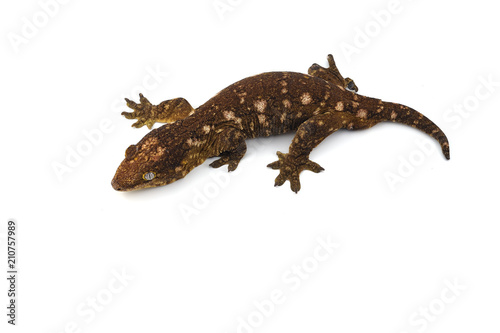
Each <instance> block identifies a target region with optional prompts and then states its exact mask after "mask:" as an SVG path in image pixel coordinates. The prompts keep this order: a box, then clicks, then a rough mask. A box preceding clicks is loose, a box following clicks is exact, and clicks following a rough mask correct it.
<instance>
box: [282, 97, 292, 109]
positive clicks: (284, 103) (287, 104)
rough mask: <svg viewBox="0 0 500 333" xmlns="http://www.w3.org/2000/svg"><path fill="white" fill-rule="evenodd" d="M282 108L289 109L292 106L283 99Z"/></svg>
mask: <svg viewBox="0 0 500 333" xmlns="http://www.w3.org/2000/svg"><path fill="white" fill-rule="evenodd" d="M283 106H284V107H285V108H287V109H289V108H290V107H291V106H292V103H290V101H289V100H287V99H285V100H283Z"/></svg>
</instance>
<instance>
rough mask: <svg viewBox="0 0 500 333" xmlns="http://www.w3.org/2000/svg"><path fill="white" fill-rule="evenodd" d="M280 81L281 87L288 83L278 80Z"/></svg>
mask: <svg viewBox="0 0 500 333" xmlns="http://www.w3.org/2000/svg"><path fill="white" fill-rule="evenodd" d="M280 83H281V85H282V86H283V87H286V86H287V85H288V83H287V82H286V81H280Z"/></svg>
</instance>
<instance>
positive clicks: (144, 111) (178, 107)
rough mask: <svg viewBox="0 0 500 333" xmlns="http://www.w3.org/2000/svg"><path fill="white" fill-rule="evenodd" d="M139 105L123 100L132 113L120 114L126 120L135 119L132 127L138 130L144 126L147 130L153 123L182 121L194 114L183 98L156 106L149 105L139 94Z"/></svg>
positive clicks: (126, 99)
mask: <svg viewBox="0 0 500 333" xmlns="http://www.w3.org/2000/svg"><path fill="white" fill-rule="evenodd" d="M139 98H140V103H139V104H137V103H135V102H134V101H131V100H129V99H128V98H125V101H126V102H127V106H128V107H129V108H131V109H133V110H134V111H133V112H122V115H123V116H125V118H127V119H137V122H135V123H134V124H133V125H132V127H136V128H140V127H142V126H144V125H146V126H147V127H148V128H149V129H151V128H152V127H153V125H154V124H155V123H157V122H158V123H173V122H175V121H177V120H180V119H184V118H186V117H187V116H189V115H191V114H192V113H193V112H194V109H193V107H192V106H191V105H190V104H189V102H188V101H186V100H185V99H184V98H174V99H170V100H167V101H164V102H161V103H160V104H158V105H153V104H151V102H150V101H148V99H147V98H146V97H144V96H143V95H142V94H139Z"/></svg>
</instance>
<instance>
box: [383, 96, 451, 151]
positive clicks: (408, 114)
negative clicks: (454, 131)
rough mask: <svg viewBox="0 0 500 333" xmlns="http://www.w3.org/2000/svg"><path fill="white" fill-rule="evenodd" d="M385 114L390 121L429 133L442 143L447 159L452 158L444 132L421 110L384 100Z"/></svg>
mask: <svg viewBox="0 0 500 333" xmlns="http://www.w3.org/2000/svg"><path fill="white" fill-rule="evenodd" d="M383 106H384V108H383V111H382V113H383V115H384V116H385V117H384V118H385V119H386V120H388V121H392V122H395V123H400V124H405V125H408V126H411V127H413V128H416V129H419V130H421V131H422V132H425V133H427V134H429V135H430V136H431V137H433V138H434V139H436V140H437V141H438V142H439V144H440V145H441V149H442V150H443V154H444V156H445V157H446V159H448V160H449V159H450V144H449V142H448V138H447V137H446V135H445V134H444V132H443V131H442V130H441V129H440V128H439V127H438V126H437V125H436V124H435V123H434V122H432V121H431V120H430V119H429V118H427V117H426V116H424V115H423V114H421V113H420V112H418V111H416V110H414V109H412V108H410V107H408V106H404V105H401V104H396V103H390V102H383Z"/></svg>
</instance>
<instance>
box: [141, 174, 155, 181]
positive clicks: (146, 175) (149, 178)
mask: <svg viewBox="0 0 500 333" xmlns="http://www.w3.org/2000/svg"><path fill="white" fill-rule="evenodd" d="M155 177H156V174H155V173H154V172H147V173H145V174H144V175H142V178H144V180H148V181H149V180H153V178H155Z"/></svg>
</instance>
